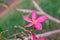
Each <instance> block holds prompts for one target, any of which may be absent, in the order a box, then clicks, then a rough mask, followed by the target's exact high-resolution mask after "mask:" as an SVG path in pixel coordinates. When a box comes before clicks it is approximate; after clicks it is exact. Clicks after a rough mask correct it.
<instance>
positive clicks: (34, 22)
mask: <svg viewBox="0 0 60 40" xmlns="http://www.w3.org/2000/svg"><path fill="white" fill-rule="evenodd" d="M23 18H24V20H26V21H28V22H29V24H28V25H26V26H25V27H31V26H34V28H35V29H37V30H42V23H43V22H45V21H46V20H47V19H48V18H47V17H46V16H40V17H39V18H37V14H36V10H32V19H30V18H28V17H27V16H23Z"/></svg>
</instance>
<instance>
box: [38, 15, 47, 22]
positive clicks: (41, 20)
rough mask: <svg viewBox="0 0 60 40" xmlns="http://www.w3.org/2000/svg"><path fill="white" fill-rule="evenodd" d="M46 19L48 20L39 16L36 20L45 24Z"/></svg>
mask: <svg viewBox="0 0 60 40" xmlns="http://www.w3.org/2000/svg"><path fill="white" fill-rule="evenodd" d="M47 19H48V18H47V17H46V16H40V17H39V18H38V19H37V21H38V22H41V23H42V22H45V21H46V20H47Z"/></svg>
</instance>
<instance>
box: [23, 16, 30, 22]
mask: <svg viewBox="0 0 60 40" xmlns="http://www.w3.org/2000/svg"><path fill="white" fill-rule="evenodd" d="M23 18H24V20H25V21H28V22H31V19H30V18H28V17H27V16H23Z"/></svg>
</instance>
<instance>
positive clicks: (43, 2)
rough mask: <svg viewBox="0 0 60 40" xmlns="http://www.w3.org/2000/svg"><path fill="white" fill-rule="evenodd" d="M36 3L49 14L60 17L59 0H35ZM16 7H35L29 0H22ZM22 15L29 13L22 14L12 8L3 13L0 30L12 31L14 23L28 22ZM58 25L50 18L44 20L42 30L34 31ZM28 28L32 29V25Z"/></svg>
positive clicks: (24, 23) (52, 28)
mask: <svg viewBox="0 0 60 40" xmlns="http://www.w3.org/2000/svg"><path fill="white" fill-rule="evenodd" d="M37 2H38V4H39V5H40V6H41V8H42V9H43V10H44V11H45V12H46V13H47V14H49V15H51V16H53V17H55V18H57V19H60V0H37ZM16 7H18V8H23V9H35V8H34V6H33V4H32V2H31V0H23V1H22V2H21V3H19V4H18V5H16ZM22 15H26V16H28V17H31V14H24V13H22V12H18V11H15V10H14V9H13V8H11V9H10V11H9V12H8V13H7V14H5V15H4V16H3V17H0V31H2V30H7V29H8V30H10V32H11V33H12V32H13V31H14V26H15V25H17V26H18V25H20V26H25V25H27V24H28V22H26V21H24V19H23V18H22ZM59 26H60V25H59V24H57V23H54V22H52V21H51V20H48V21H46V22H45V23H43V30H42V31H37V30H36V31H35V33H41V32H45V31H49V30H54V29H57V28H60V27H59ZM28 29H29V30H31V29H33V27H30V28H28ZM21 31H22V30H20V29H17V32H21Z"/></svg>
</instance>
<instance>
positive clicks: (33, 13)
mask: <svg viewBox="0 0 60 40" xmlns="http://www.w3.org/2000/svg"><path fill="white" fill-rule="evenodd" d="M35 19H36V10H33V11H32V20H35Z"/></svg>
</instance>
